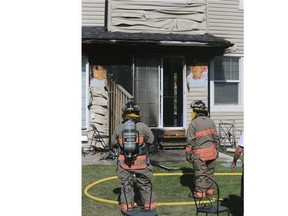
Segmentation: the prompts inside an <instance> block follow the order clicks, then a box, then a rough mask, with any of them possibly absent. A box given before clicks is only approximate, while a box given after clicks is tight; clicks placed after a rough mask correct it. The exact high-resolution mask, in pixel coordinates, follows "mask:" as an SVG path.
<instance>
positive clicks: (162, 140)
mask: <svg viewBox="0 0 288 216" xmlns="http://www.w3.org/2000/svg"><path fill="white" fill-rule="evenodd" d="M186 138H187V136H185V135H170V136H169V135H163V136H158V143H159V146H160V148H162V149H163V150H165V149H176V148H177V149H183V148H185V146H186V144H187V143H186Z"/></svg>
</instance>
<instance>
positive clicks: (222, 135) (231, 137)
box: [218, 120, 236, 151]
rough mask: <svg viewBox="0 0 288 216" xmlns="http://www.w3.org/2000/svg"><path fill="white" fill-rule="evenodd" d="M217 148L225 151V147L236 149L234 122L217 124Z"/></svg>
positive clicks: (226, 121) (228, 121) (227, 121)
mask: <svg viewBox="0 0 288 216" xmlns="http://www.w3.org/2000/svg"><path fill="white" fill-rule="evenodd" d="M218 128H219V141H220V142H219V147H220V148H223V150H224V151H226V148H227V146H230V147H232V148H236V139H235V120H225V121H220V123H219V127H218Z"/></svg>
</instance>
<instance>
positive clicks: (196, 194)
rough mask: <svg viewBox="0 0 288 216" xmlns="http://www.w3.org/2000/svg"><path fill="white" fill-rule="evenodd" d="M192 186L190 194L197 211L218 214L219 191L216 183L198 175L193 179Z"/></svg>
mask: <svg viewBox="0 0 288 216" xmlns="http://www.w3.org/2000/svg"><path fill="white" fill-rule="evenodd" d="M194 186H195V188H194V190H193V192H192V194H193V198H194V201H195V205H196V208H197V211H198V209H201V211H202V212H203V211H207V212H210V211H215V213H216V212H218V211H219V206H220V203H219V202H220V201H219V197H220V191H219V186H218V184H217V183H216V181H215V180H213V179H212V178H210V177H208V176H207V175H199V176H197V177H195V178H194ZM212 192H213V193H212Z"/></svg>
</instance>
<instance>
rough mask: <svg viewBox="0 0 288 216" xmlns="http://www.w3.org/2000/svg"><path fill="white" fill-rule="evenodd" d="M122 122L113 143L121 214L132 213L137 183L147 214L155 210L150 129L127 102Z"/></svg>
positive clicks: (135, 106) (134, 106) (136, 108)
mask: <svg viewBox="0 0 288 216" xmlns="http://www.w3.org/2000/svg"><path fill="white" fill-rule="evenodd" d="M122 111H123V116H122V117H123V119H124V120H123V122H122V123H121V124H120V125H119V126H118V127H117V128H116V130H115V132H114V134H113V136H112V138H111V142H112V145H113V147H114V148H118V149H119V155H118V161H117V169H116V171H117V176H118V178H119V180H120V182H121V195H120V199H121V200H120V202H121V211H122V213H123V214H125V213H127V211H130V210H133V206H134V196H135V194H134V189H133V182H134V181H135V180H133V179H136V182H137V186H138V187H139V189H140V192H141V198H142V202H143V209H144V210H153V209H156V201H155V195H154V193H153V191H152V176H153V173H152V165H151V164H150V162H149V159H148V149H147V144H153V142H154V135H153V133H152V131H151V129H150V128H149V127H148V126H147V125H146V124H144V123H143V122H141V121H140V107H139V106H138V105H137V104H136V103H134V102H128V103H127V104H126V105H125V106H124V107H123V109H122Z"/></svg>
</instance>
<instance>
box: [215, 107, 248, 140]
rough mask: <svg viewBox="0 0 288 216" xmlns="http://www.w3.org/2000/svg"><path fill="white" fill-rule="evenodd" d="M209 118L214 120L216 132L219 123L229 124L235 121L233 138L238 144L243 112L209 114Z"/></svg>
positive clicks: (241, 129)
mask: <svg viewBox="0 0 288 216" xmlns="http://www.w3.org/2000/svg"><path fill="white" fill-rule="evenodd" d="M210 114H211V118H212V119H213V120H214V122H215V124H216V126H217V128H218V130H219V123H220V121H223V122H229V120H235V137H236V142H238V140H239V138H240V135H241V133H242V131H243V128H244V113H243V112H211V113H210Z"/></svg>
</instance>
